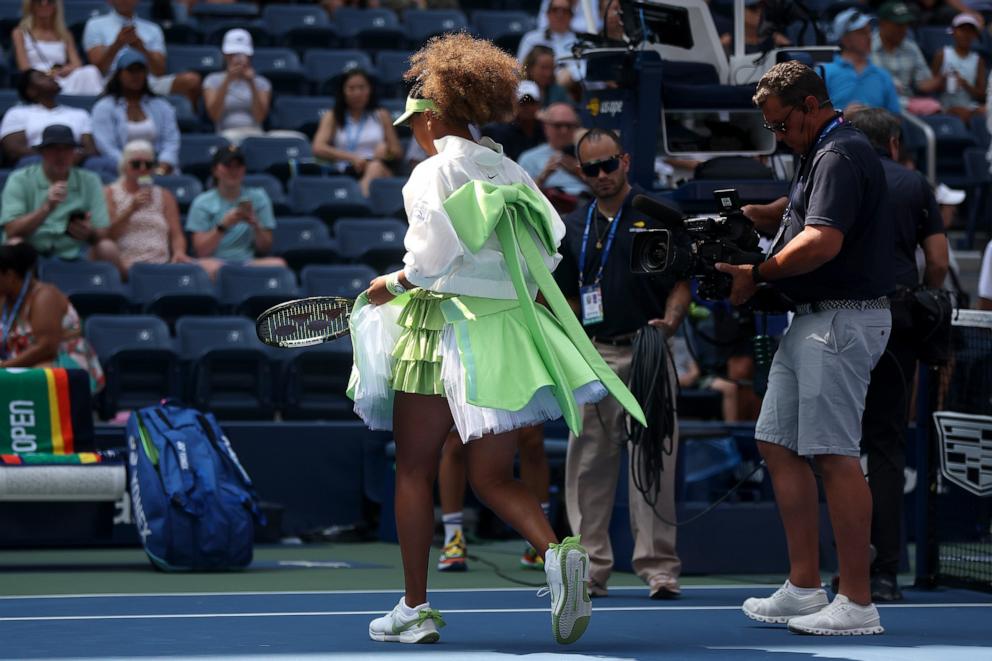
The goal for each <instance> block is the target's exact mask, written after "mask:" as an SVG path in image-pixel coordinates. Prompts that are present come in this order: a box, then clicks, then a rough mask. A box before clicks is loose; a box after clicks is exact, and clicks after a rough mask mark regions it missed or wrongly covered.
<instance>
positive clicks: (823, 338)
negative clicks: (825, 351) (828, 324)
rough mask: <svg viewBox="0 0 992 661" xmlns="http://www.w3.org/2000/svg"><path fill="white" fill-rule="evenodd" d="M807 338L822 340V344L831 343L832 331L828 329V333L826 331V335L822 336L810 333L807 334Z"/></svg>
mask: <svg viewBox="0 0 992 661" xmlns="http://www.w3.org/2000/svg"><path fill="white" fill-rule="evenodd" d="M806 339H807V340H814V341H816V342H820V343H822V344H830V331H827V332H826V333H824V335H823V336H822V337H821V336H819V335H817V334H816V333H810V334H809V335H807V336H806Z"/></svg>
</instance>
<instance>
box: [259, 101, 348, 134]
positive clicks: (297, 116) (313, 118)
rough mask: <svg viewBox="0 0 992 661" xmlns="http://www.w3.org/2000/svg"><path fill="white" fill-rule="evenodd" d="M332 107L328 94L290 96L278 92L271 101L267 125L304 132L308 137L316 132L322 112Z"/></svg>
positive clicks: (332, 103)
mask: <svg viewBox="0 0 992 661" xmlns="http://www.w3.org/2000/svg"><path fill="white" fill-rule="evenodd" d="M333 107H334V99H333V98H332V97H329V96H291V95H288V94H279V95H277V96H276V97H275V100H274V101H273V102H272V112H271V113H270V114H269V126H271V127H272V128H274V129H287V130H290V131H300V132H302V133H306V134H307V135H308V136H309V137H310V138H313V134H314V133H316V132H317V125H318V124H320V118H321V117H322V116H323V114H324V113H325V112H326V111H328V110H330V109H331V108H333Z"/></svg>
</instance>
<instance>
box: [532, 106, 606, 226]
mask: <svg viewBox="0 0 992 661" xmlns="http://www.w3.org/2000/svg"><path fill="white" fill-rule="evenodd" d="M539 119H540V120H541V124H542V125H543V127H544V138H545V140H546V142H545V143H544V144H542V145H539V146H537V147H534V148H533V149H528V150H527V151H525V152H524V153H522V154H521V155H520V161H519V162H520V167H522V168H523V169H524V170H526V171H527V174H529V175H530V176H531V177H533V178H534V183H536V184H537V186H538V188H540V189H541V191H543V192H544V194H545V195H547V196H548V199H550V200H551V202H552V204H554V205H555V209H557V210H558V211H559V212H560V213H567V212H569V211H571V210H572V209H574V208H575V207H576V205H577V204H578V203H579V198H580V197H581V196H584V195H586V194H587V193H588V192H589V188H588V187H587V186H586V184H585V183H584V182H583V180H582V179H581V178H580V173H579V162H578V161H577V160H576V158H575V133H576V131H578V130H579V127H580V124H579V116H578V115H577V114H576V113H575V110H574V109H573V108H572V106H570V105H569V104H567V103H555V104H553V105H551V106H548V107H547V108H546V109H545V110H544V111H542V112H541V114H540V116H539Z"/></svg>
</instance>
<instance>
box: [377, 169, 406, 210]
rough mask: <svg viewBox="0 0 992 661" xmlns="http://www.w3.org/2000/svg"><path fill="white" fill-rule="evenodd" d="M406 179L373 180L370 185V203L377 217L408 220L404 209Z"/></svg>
mask: <svg viewBox="0 0 992 661" xmlns="http://www.w3.org/2000/svg"><path fill="white" fill-rule="evenodd" d="M405 185H406V177H383V178H381V179H373V180H372V182H371V183H370V185H369V201H370V202H371V203H372V213H373V214H375V215H376V216H389V217H391V218H400V219H403V220H405V219H406V212H405V211H404V209H403V186H405Z"/></svg>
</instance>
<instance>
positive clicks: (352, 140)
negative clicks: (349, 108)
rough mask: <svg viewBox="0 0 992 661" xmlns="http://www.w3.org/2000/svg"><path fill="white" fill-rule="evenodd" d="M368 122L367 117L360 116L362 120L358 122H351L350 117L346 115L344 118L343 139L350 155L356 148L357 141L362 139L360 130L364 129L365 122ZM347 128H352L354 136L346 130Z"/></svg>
mask: <svg viewBox="0 0 992 661" xmlns="http://www.w3.org/2000/svg"><path fill="white" fill-rule="evenodd" d="M368 120H369V116H368V115H362V119H361V121H359V122H356V121H355V120H353V119H352V118H351V115H348V116H347V117H346V118H345V125H344V139H345V142H346V143H347V145H348V151H349V152H351V153H352V154H354V153H355V149H357V148H358V139H359V138H360V137H362V129H363V128H365V122H367V121H368ZM348 127H354V129H355V131H354V134H352V133H351V131H349V130H348Z"/></svg>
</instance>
